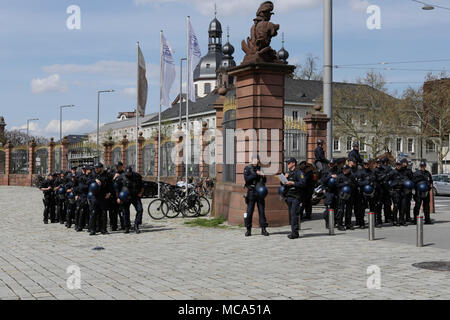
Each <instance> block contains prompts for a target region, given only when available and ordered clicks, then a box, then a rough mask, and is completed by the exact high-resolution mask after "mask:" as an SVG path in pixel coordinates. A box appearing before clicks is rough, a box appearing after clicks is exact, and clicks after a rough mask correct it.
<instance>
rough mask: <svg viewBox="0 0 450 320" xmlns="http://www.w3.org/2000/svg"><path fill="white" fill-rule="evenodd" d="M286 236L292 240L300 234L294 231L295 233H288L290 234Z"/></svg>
mask: <svg viewBox="0 0 450 320" xmlns="http://www.w3.org/2000/svg"><path fill="white" fill-rule="evenodd" d="M288 238H289V239H291V240H294V239H298V238H300V235H299V234H298V233H297V232H295V233H290V234H289V235H288Z"/></svg>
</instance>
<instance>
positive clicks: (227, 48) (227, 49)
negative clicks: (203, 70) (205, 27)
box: [222, 42, 234, 56]
mask: <svg viewBox="0 0 450 320" xmlns="http://www.w3.org/2000/svg"><path fill="white" fill-rule="evenodd" d="M222 52H223V54H224V55H226V56H232V55H233V53H234V47H233V45H232V44H231V43H230V42H227V43H225V44H224V46H223V48H222Z"/></svg>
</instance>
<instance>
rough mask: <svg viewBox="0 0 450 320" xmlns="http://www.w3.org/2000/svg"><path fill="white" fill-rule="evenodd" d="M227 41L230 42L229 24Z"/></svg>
mask: <svg viewBox="0 0 450 320" xmlns="http://www.w3.org/2000/svg"><path fill="white" fill-rule="evenodd" d="M227 41H228V42H230V26H227Z"/></svg>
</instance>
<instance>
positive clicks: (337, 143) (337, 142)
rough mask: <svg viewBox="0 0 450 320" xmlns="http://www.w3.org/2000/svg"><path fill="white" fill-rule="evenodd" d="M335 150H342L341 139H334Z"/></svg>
mask: <svg viewBox="0 0 450 320" xmlns="http://www.w3.org/2000/svg"><path fill="white" fill-rule="evenodd" d="M333 150H334V151H341V141H340V140H339V139H334V142H333Z"/></svg>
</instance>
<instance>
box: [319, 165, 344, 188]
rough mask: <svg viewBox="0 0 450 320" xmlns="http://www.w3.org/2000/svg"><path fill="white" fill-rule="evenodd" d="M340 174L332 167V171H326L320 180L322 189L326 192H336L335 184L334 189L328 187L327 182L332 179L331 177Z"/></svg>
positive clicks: (336, 168)
mask: <svg viewBox="0 0 450 320" xmlns="http://www.w3.org/2000/svg"><path fill="white" fill-rule="evenodd" d="M339 174H340V170H339V168H338V167H336V166H335V167H334V168H333V169H332V170H330V169H328V171H327V172H326V173H325V174H324V175H323V176H322V179H321V180H320V184H321V185H322V188H323V189H325V190H326V191H327V192H333V193H334V192H336V188H337V184H336V185H335V186H334V187H332V188H331V187H330V186H329V185H328V181H330V179H331V178H332V176H333V175H336V176H338V175H339Z"/></svg>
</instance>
